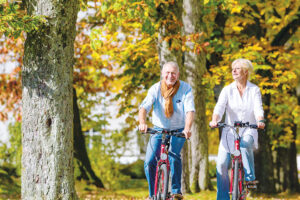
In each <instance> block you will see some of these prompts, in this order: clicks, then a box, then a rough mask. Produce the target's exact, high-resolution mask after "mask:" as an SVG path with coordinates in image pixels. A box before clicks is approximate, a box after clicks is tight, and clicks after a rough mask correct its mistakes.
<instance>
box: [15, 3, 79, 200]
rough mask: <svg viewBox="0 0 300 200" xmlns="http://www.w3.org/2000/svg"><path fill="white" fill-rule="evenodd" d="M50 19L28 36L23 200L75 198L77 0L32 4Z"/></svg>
mask: <svg viewBox="0 0 300 200" xmlns="http://www.w3.org/2000/svg"><path fill="white" fill-rule="evenodd" d="M25 4H26V8H27V11H28V14H29V15H35V16H45V19H46V22H45V24H43V26H42V27H40V28H39V30H38V31H36V32H31V33H28V35H27V39H26V42H25V51H24V66H23V67H22V92H23V94H22V106H23V119H22V134H23V138H22V144H23V155H22V189H21V190H22V191H21V192H22V199H76V198H77V196H76V192H75V187H74V177H73V175H74V169H73V91H72V83H73V69H72V65H73V55H74V39H75V35H76V31H75V23H76V19H77V13H78V10H79V2H78V1H77V0H70V1H65V0H60V1H59V0H51V1H50V0H49V1H44V0H37V1H33V0H27V1H25Z"/></svg>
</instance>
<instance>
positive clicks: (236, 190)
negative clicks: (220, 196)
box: [232, 159, 239, 200]
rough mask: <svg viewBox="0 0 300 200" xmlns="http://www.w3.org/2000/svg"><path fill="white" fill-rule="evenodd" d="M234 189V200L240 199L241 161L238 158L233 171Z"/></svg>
mask: <svg viewBox="0 0 300 200" xmlns="http://www.w3.org/2000/svg"><path fill="white" fill-rule="evenodd" d="M233 173H234V174H233V183H232V184H233V189H232V200H238V198H239V197H238V194H239V187H238V186H239V184H238V183H239V161H238V159H236V160H235V161H234V172H233Z"/></svg>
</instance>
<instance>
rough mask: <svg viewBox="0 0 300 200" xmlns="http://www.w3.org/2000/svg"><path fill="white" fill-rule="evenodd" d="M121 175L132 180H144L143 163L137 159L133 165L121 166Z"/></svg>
mask: <svg viewBox="0 0 300 200" xmlns="http://www.w3.org/2000/svg"><path fill="white" fill-rule="evenodd" d="M121 173H122V174H124V175H127V176H130V177H131V178H133V179H142V178H146V176H145V172H144V161H143V160H140V159H139V160H137V161H135V162H134V163H131V164H127V165H123V166H122V167H121Z"/></svg>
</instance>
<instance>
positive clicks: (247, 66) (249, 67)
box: [231, 58, 253, 80]
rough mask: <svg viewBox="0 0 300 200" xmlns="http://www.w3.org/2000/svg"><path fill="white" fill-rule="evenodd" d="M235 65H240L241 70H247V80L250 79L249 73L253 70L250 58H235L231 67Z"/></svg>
mask: <svg viewBox="0 0 300 200" xmlns="http://www.w3.org/2000/svg"><path fill="white" fill-rule="evenodd" d="M235 66H239V67H241V68H242V69H243V71H245V70H246V71H247V72H248V74H247V79H248V80H249V79H250V75H251V73H252V72H253V65H252V63H251V61H250V60H248V59H244V58H239V59H236V60H235V61H233V62H232V65H231V68H233V67H235Z"/></svg>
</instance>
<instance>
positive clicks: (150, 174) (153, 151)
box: [144, 134, 161, 197]
mask: <svg viewBox="0 0 300 200" xmlns="http://www.w3.org/2000/svg"><path fill="white" fill-rule="evenodd" d="M160 145H161V135H157V134H155V135H151V136H150V139H149V142H148V145H147V151H146V158H145V162H144V170H145V175H146V178H147V181H148V185H149V196H150V197H152V196H153V195H154V184H155V174H156V165H157V161H156V158H155V157H157V159H158V158H159V153H160Z"/></svg>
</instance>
